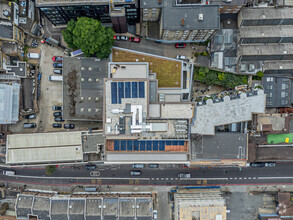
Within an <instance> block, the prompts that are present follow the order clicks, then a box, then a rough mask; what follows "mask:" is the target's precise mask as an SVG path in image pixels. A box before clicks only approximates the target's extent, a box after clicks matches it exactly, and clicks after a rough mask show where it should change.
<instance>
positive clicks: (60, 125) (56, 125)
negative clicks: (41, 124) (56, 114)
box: [53, 123, 62, 128]
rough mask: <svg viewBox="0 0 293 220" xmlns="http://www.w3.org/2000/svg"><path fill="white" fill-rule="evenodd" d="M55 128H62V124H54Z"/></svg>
mask: <svg viewBox="0 0 293 220" xmlns="http://www.w3.org/2000/svg"><path fill="white" fill-rule="evenodd" d="M53 128H62V124H60V123H53Z"/></svg>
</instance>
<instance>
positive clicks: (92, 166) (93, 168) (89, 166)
mask: <svg viewBox="0 0 293 220" xmlns="http://www.w3.org/2000/svg"><path fill="white" fill-rule="evenodd" d="M84 168H85V169H87V170H95V169H96V165H90V164H88V165H85V166H84Z"/></svg>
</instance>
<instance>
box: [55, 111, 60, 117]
mask: <svg viewBox="0 0 293 220" xmlns="http://www.w3.org/2000/svg"><path fill="white" fill-rule="evenodd" d="M53 116H54V117H59V116H62V112H54V113H53Z"/></svg>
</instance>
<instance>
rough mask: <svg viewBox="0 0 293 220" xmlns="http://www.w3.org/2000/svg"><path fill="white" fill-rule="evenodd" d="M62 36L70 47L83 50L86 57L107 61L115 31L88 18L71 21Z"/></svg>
mask: <svg viewBox="0 0 293 220" xmlns="http://www.w3.org/2000/svg"><path fill="white" fill-rule="evenodd" d="M62 34H63V37H64V41H65V42H66V43H67V45H68V47H70V48H72V49H81V51H82V52H83V53H84V55H85V56H86V57H91V56H93V55H95V56H96V57H98V58H100V59H106V58H108V57H109V55H110V53H111V48H112V46H113V44H114V31H113V30H112V29H111V28H107V27H104V26H102V24H101V22H100V21H98V20H95V19H92V18H87V17H81V18H77V21H74V20H73V19H71V20H70V21H69V22H68V24H67V28H66V30H64V31H62Z"/></svg>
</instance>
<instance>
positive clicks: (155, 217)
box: [153, 210, 158, 220]
mask: <svg viewBox="0 0 293 220" xmlns="http://www.w3.org/2000/svg"><path fill="white" fill-rule="evenodd" d="M153 214H154V220H157V219H158V210H154V212H153Z"/></svg>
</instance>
